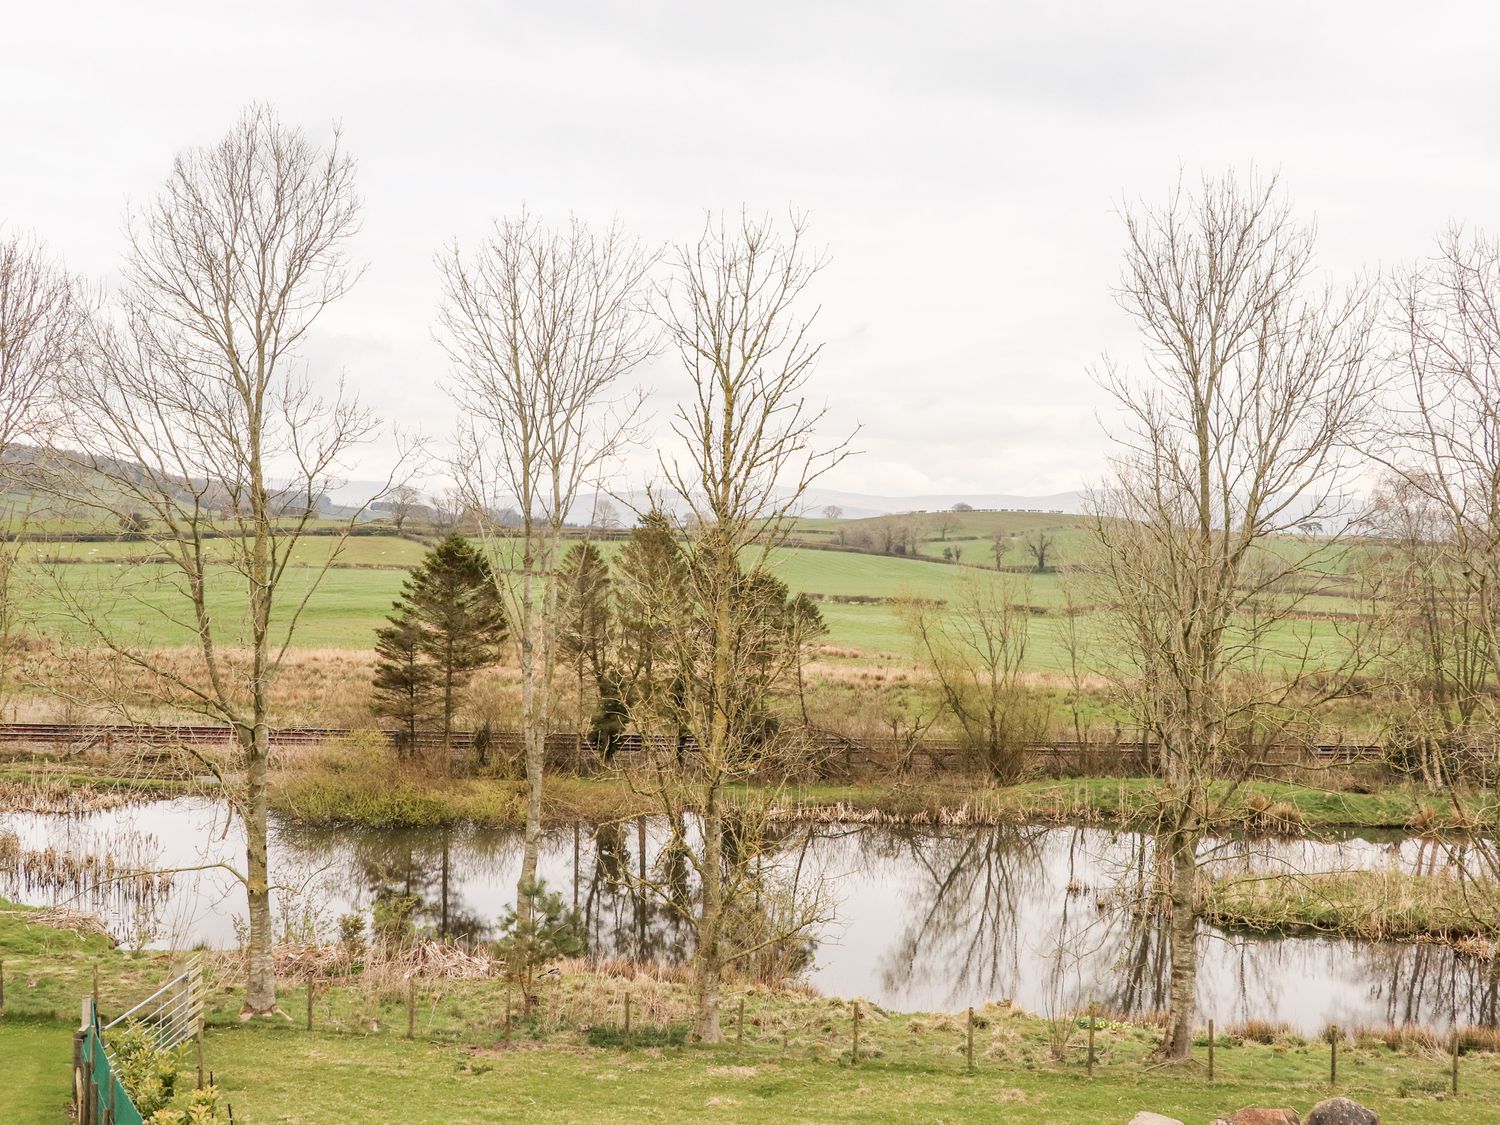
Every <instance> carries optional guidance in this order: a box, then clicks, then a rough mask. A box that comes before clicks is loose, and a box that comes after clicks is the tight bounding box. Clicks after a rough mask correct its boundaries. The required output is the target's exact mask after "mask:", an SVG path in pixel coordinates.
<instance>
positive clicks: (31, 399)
mask: <svg viewBox="0 0 1500 1125" xmlns="http://www.w3.org/2000/svg"><path fill="white" fill-rule="evenodd" d="M86 316H87V302H86V295H85V293H84V290H83V287H82V285H81V284H80V282H79V281H78V279H77V278H75V277H73V276H71V275H70V274H69V273H68V272H67V271H66V270H65V269H64V268H62V266H61V265H59V264H58V263H57V262H56V261H54V260H53V259H52V258H51V256H50V255H49V254H48V253H47V250H46V248H45V247H44V246H42V245H41V244H40V243H39V242H37V241H36V240H35V239H33V238H28V237H24V236H22V235H19V234H12V235H9V236H6V237H3V238H0V491H5V492H8V493H10V494H11V495H12V496H13V497H15V499H14V500H13V501H12V502H11V503H10V504H8V505H7V506H6V509H5V512H4V517H3V518H4V523H5V527H4V530H6V531H7V532H9V533H10V534H9V535H8V536H7V537H6V538H5V539H4V540H3V541H0V702H3V699H4V692H5V689H6V687H8V685H9V682H10V671H11V657H12V655H13V650H14V645H15V641H16V636H17V631H18V628H19V627H20V622H19V621H18V613H17V606H16V602H17V599H16V598H15V597H14V596H13V589H14V587H13V579H14V578H15V575H16V566H15V563H16V558H17V555H18V552H19V550H20V540H21V533H22V532H23V531H24V530H25V529H26V526H27V525H28V524H29V522H30V517H31V516H32V514H33V509H34V506H35V505H34V502H33V500H32V497H33V495H34V490H33V488H32V487H31V485H30V484H29V483H28V477H30V478H33V479H34V477H35V474H36V473H37V472H40V471H44V464H45V461H46V460H47V450H46V446H47V445H48V443H49V442H50V441H51V440H52V432H51V431H52V428H53V425H54V424H55V422H56V415H57V404H58V398H59V391H60V388H61V384H62V381H63V378H64V375H65V373H66V372H67V371H68V370H69V369H70V368H71V367H72V366H74V365H75V364H76V362H77V359H78V354H79V350H80V348H81V347H82V345H83V343H84V339H85V331H84V326H85V323H86ZM23 445H24V446H29V447H30V449H29V450H26V451H23V450H22V449H21V448H20V447H21V446H23ZM27 461H30V462H32V463H31V464H26V463H25V462H27Z"/></svg>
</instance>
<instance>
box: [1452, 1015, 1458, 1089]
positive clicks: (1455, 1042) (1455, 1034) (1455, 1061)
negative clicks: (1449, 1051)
mask: <svg viewBox="0 0 1500 1125" xmlns="http://www.w3.org/2000/svg"><path fill="white" fill-rule="evenodd" d="M1453 1096H1454V1097H1455V1098H1456V1097H1458V1028H1457V1027H1455V1028H1454V1029H1453Z"/></svg>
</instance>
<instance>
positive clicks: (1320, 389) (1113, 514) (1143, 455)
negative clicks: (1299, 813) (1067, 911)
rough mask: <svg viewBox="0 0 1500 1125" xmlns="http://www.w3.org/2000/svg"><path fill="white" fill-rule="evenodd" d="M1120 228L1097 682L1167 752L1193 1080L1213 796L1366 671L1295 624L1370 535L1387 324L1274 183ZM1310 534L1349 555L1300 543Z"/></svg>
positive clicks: (1215, 184)
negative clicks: (1137, 356) (1124, 357)
mask: <svg viewBox="0 0 1500 1125" xmlns="http://www.w3.org/2000/svg"><path fill="white" fill-rule="evenodd" d="M1124 222H1125V233H1126V253H1125V267H1124V274H1123V278H1122V281H1121V283H1120V286H1119V289H1118V290H1117V293H1116V296H1117V299H1118V301H1119V303H1120V305H1121V307H1122V308H1123V309H1124V310H1125V312H1126V313H1127V314H1128V315H1129V316H1130V318H1131V319H1132V320H1133V321H1134V322H1135V324H1136V326H1137V328H1138V330H1139V333H1140V336H1141V339H1142V343H1143V353H1144V354H1143V362H1144V367H1145V371H1146V376H1147V377H1146V378H1144V379H1138V378H1132V377H1130V376H1129V375H1127V374H1126V373H1125V372H1124V371H1123V370H1122V369H1120V368H1119V367H1117V366H1115V365H1114V364H1113V363H1110V362H1107V361H1106V363H1105V365H1104V368H1103V370H1102V373H1101V382H1102V383H1103V385H1104V386H1105V388H1106V389H1107V390H1108V391H1109V392H1110V393H1111V394H1112V395H1113V397H1114V398H1115V400H1116V402H1117V403H1118V405H1119V408H1120V414H1121V419H1120V423H1119V425H1117V426H1116V427H1115V428H1114V431H1113V435H1112V436H1113V437H1114V440H1115V442H1116V452H1115V454H1114V456H1113V465H1112V472H1111V474H1110V479H1109V481H1108V483H1107V484H1106V485H1105V486H1104V487H1103V488H1102V489H1101V490H1100V491H1098V492H1097V493H1096V494H1095V495H1094V496H1093V499H1092V508H1093V519H1092V522H1091V533H1092V537H1093V539H1094V543H1095V547H1096V551H1095V554H1096V558H1095V559H1094V560H1092V562H1093V574H1094V576H1095V579H1096V581H1095V583H1094V586H1095V589H1094V591H1093V593H1094V600H1096V601H1097V602H1098V603H1099V604H1100V605H1101V606H1102V607H1103V608H1104V609H1105V610H1106V613H1107V623H1106V625H1105V629H1106V630H1109V631H1111V632H1112V633H1113V636H1112V637H1111V638H1110V639H1111V641H1112V644H1111V645H1110V646H1108V647H1109V648H1110V649H1111V650H1113V651H1114V652H1116V653H1118V654H1120V655H1119V656H1118V658H1116V659H1115V660H1113V661H1112V662H1110V663H1108V664H1104V665H1103V666H1102V668H1101V670H1102V671H1104V672H1105V673H1106V674H1108V675H1109V676H1110V677H1111V678H1112V679H1113V680H1114V681H1115V683H1116V686H1117V688H1118V689H1119V691H1120V692H1121V694H1122V696H1123V697H1125V698H1127V699H1129V700H1131V701H1132V702H1133V703H1134V705H1135V706H1136V707H1138V709H1139V712H1140V716H1141V720H1142V723H1143V725H1144V726H1145V727H1146V728H1147V729H1148V730H1149V731H1150V732H1151V734H1152V736H1153V739H1154V741H1156V743H1157V744H1158V746H1159V754H1160V762H1159V770H1160V780H1161V786H1160V793H1161V814H1160V820H1159V828H1158V832H1157V852H1158V861H1159V863H1160V864H1161V865H1162V869H1163V872H1164V879H1165V882H1166V887H1167V889H1166V893H1165V895H1164V896H1163V897H1164V899H1165V902H1166V904H1167V908H1168V909H1169V911H1170V916H1171V923H1170V945H1171V959H1172V974H1171V1011H1170V1014H1169V1018H1168V1021H1167V1025H1166V1029H1165V1033H1164V1038H1163V1043H1162V1047H1161V1053H1162V1055H1163V1056H1164V1057H1167V1058H1184V1057H1186V1055H1187V1054H1188V1050H1189V1047H1190V1045H1191V1035H1192V1020H1193V1015H1194V1008H1195V1004H1196V995H1195V993H1196V984H1197V964H1198V963H1197V949H1196V931H1197V923H1198V914H1199V907H1198V885H1197V884H1198V874H1197V868H1198V845H1199V841H1200V840H1201V838H1202V836H1203V833H1204V831H1205V829H1206V827H1207V826H1208V825H1209V824H1210V823H1211V822H1212V820H1213V817H1214V815H1215V814H1214V810H1213V808H1212V807H1211V805H1212V802H1213V799H1214V793H1215V789H1214V783H1215V782H1217V781H1221V780H1222V779H1224V778H1226V777H1231V776H1232V777H1243V776H1244V771H1245V768H1246V766H1247V764H1248V762H1249V761H1250V759H1251V757H1252V756H1253V754H1254V752H1255V747H1256V746H1258V745H1261V744H1263V742H1264V741H1265V740H1267V739H1268V738H1270V737H1272V732H1274V731H1276V730H1279V729H1282V728H1284V727H1285V725H1286V724H1287V723H1289V722H1290V721H1291V719H1292V717H1293V715H1294V714H1295V713H1297V712H1298V711H1299V709H1301V708H1302V707H1304V706H1305V705H1307V704H1308V703H1309V701H1310V695H1313V694H1326V693H1327V692H1328V691H1330V690H1336V688H1331V687H1329V685H1330V684H1333V685H1336V684H1338V683H1339V682H1341V680H1340V676H1339V672H1340V670H1341V667H1343V666H1344V664H1345V663H1346V662H1347V661H1348V660H1349V659H1350V657H1349V655H1348V653H1345V654H1343V655H1341V656H1329V655H1328V654H1327V653H1326V652H1324V651H1322V650H1320V648H1319V645H1318V642H1317V640H1316V638H1315V635H1314V633H1315V627H1314V623H1312V622H1308V621H1303V620H1300V619H1299V616H1298V614H1297V612H1296V611H1297V610H1298V608H1299V606H1301V605H1302V604H1303V603H1304V601H1305V599H1306V596H1307V594H1308V593H1309V592H1310V590H1311V589H1312V588H1314V583H1313V582H1311V581H1309V579H1310V578H1314V577H1316V576H1317V575H1318V574H1320V573H1322V572H1323V571H1325V570H1327V569H1328V568H1331V567H1335V566H1337V565H1338V564H1337V558H1336V556H1337V551H1338V546H1339V531H1338V529H1339V528H1340V527H1342V526H1344V525H1345V524H1346V523H1347V521H1348V520H1349V519H1350V517H1351V516H1352V515H1353V514H1354V513H1352V512H1351V511H1350V510H1349V500H1348V496H1347V491H1348V489H1349V486H1350V473H1351V471H1352V466H1353V463H1354V457H1353V453H1352V449H1351V446H1352V444H1353V441H1354V439H1355V437H1356V436H1357V434H1358V432H1359V429H1360V427H1361V425H1362V424H1363V422H1364V420H1365V419H1366V417H1367V411H1368V408H1369V406H1370V403H1371V400H1372V394H1373V382H1374V380H1373V377H1372V374H1371V370H1370V365H1369V364H1368V362H1367V358H1368V352H1369V340H1370V332H1371V320H1372V312H1371V308H1372V306H1371V302H1370V301H1369V300H1368V291H1367V289H1365V288H1361V287H1358V286H1356V287H1354V288H1351V289H1350V290H1348V291H1347V292H1335V291H1333V290H1332V289H1330V288H1328V287H1325V286H1320V285H1319V284H1318V283H1317V282H1316V279H1315V276H1314V264H1313V243H1314V239H1313V232H1312V230H1311V229H1310V228H1307V227H1304V226H1302V225H1300V224H1299V223H1297V222H1296V221H1295V220H1294V219H1293V217H1292V215H1291V212H1290V210H1289V209H1288V206H1287V204H1286V203H1285V202H1284V201H1283V200H1282V197H1281V194H1280V192H1279V190H1278V187H1277V184H1276V182H1275V180H1274V179H1272V180H1271V181H1269V182H1266V183H1257V182H1255V181H1254V180H1253V179H1242V178H1239V177H1236V176H1234V175H1233V174H1230V175H1226V176H1224V177H1222V178H1219V179H1205V180H1204V181H1203V182H1202V184H1201V185H1200V186H1198V187H1197V188H1196V190H1191V191H1189V190H1186V189H1183V188H1181V187H1179V189H1178V190H1177V192H1176V193H1175V194H1174V195H1173V196H1172V197H1171V199H1170V200H1169V201H1168V202H1167V204H1166V205H1164V206H1160V207H1145V206H1142V207H1140V208H1135V209H1128V210H1127V211H1126V212H1125V215H1124ZM1311 521H1321V523H1322V525H1323V526H1324V528H1331V529H1334V530H1333V534H1332V535H1331V536H1329V537H1324V538H1313V537H1310V536H1308V535H1306V534H1304V533H1303V530H1302V529H1304V528H1305V527H1307V526H1308V524H1309V523H1310V522H1311ZM1103 647H1104V646H1101V649H1102V648H1103Z"/></svg>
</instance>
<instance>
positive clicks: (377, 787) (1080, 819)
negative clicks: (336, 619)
mask: <svg viewBox="0 0 1500 1125" xmlns="http://www.w3.org/2000/svg"><path fill="white" fill-rule="evenodd" d="M735 792H736V793H737V794H738V795H739V797H740V798H741V799H744V800H749V799H751V798H752V797H753V798H755V799H757V800H759V799H761V798H763V797H764V796H765V793H764V792H762V791H757V790H755V789H754V788H753V787H741V788H740V789H738V790H736V791H735ZM1225 792H1227V791H1225ZM774 800H775V805H776V807H777V809H778V810H779V811H780V813H781V814H782V815H784V816H786V817H787V818H788V819H798V820H816V821H827V822H850V823H860V822H865V823H891V824H913V825H924V824H927V825H931V824H946V825H958V824H976V825H985V824H1020V823H1053V824H1066V823H1083V824H1116V825H1125V826H1142V825H1146V824H1149V823H1151V822H1153V821H1154V820H1155V818H1156V815H1157V811H1158V807H1159V802H1158V790H1157V786H1156V784H1155V782H1153V781H1152V780H1151V779H1150V778H1071V779H1062V780H1037V781H1028V782H1023V783H1020V784H1017V785H1008V786H998V785H988V784H985V783H984V782H982V781H978V780H976V779H974V778H968V777H962V776H934V777H920V778H912V779H897V780H893V781H890V782H883V783H872V782H864V783H851V784H839V783H823V782H819V783H806V784H799V783H793V784H788V785H786V786H782V787H778V789H777V790H776V792H775V794H774ZM272 801H273V805H274V807H275V808H276V809H277V810H278V811H280V812H282V813H284V814H286V815H288V816H291V817H294V818H296V819H298V820H301V821H304V822H306V823H311V824H329V825H332V824H361V825H368V826H376V827H397V826H437V825H444V824H456V823H472V824H477V825H483V826H487V827H496V828H509V827H516V826H519V825H520V824H521V823H522V821H523V817H524V812H525V800H524V792H523V784H522V783H521V782H520V781H513V780H504V779H475V778H468V779H445V778H433V777H430V776H427V775H424V774H422V773H419V772H414V771H410V770H403V769H400V768H396V767H393V766H392V765H391V764H390V759H389V758H388V757H387V756H383V755H382V756H370V755H362V754H359V753H352V754H348V755H342V756H341V755H339V754H331V755H325V756H324V757H322V758H320V759H318V760H317V761H316V762H312V763H308V764H307V765H306V766H305V767H304V768H301V769H298V770H296V771H287V772H283V773H282V774H280V775H279V776H278V777H277V779H276V782H275V786H274V791H273V796H272ZM655 811H657V805H656V802H655V800H654V798H653V797H652V796H651V794H650V792H649V791H648V788H647V787H645V786H641V785H634V786H633V785H632V784H631V782H630V781H629V780H628V779H625V778H620V777H595V778H582V777H573V776H566V775H558V776H555V777H553V778H550V779H549V781H548V785H547V795H546V804H545V815H546V817H547V818H548V819H549V820H550V821H551V822H553V823H557V824H561V823H567V822H570V821H574V820H579V819H582V820H589V821H600V820H610V819H617V818H621V817H632V816H639V815H646V814H650V813H652V812H655ZM1456 823H1457V816H1456V814H1455V812H1454V810H1453V808H1452V806H1451V805H1450V804H1449V803H1448V802H1447V801H1446V800H1445V799H1443V798H1439V797H1434V796H1431V795H1428V794H1425V793H1422V792H1420V791H1418V790H1416V789H1408V788H1392V789H1388V790H1384V791H1382V792H1380V793H1345V792H1338V791H1330V790H1324V789H1314V788H1310V787H1307V786H1300V785H1294V784H1290V783H1281V782H1256V783H1253V784H1247V785H1243V786H1240V787H1239V788H1238V789H1236V790H1234V791H1233V793H1232V794H1229V795H1228V796H1227V799H1225V800H1223V801H1222V808H1221V810H1220V816H1219V827H1220V828H1221V829H1223V830H1251V831H1267V832H1283V833H1297V832H1302V831H1316V830H1325V829H1326V830H1351V829H1353V830H1359V829H1371V830H1375V829H1398V830H1401V829H1409V828H1413V827H1420V828H1421V829H1423V830H1432V829H1438V828H1442V827H1448V826H1454V825H1455V824H1456Z"/></svg>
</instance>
